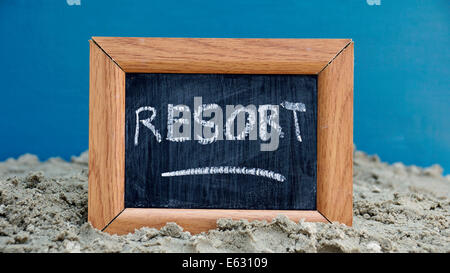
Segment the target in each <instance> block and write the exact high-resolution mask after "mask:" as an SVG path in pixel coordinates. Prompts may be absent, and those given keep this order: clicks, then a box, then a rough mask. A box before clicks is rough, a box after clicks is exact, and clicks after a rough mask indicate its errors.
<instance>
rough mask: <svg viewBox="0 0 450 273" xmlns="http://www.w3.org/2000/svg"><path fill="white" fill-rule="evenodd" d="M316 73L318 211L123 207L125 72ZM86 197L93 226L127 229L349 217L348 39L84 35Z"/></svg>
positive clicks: (205, 227) (347, 219)
mask: <svg viewBox="0 0 450 273" xmlns="http://www.w3.org/2000/svg"><path fill="white" fill-rule="evenodd" d="M126 73H214V74H216V73H230V74H314V75H318V123H317V211H295V210H219V209H212V210H209V209H159V208H148V209H136V208H125V207H124V184H125V180H124V176H125V74H126ZM89 88H90V97H89V201H88V203H89V205H88V215H89V216H88V218H89V221H90V222H91V223H92V225H93V226H94V227H95V228H98V229H100V230H104V231H106V232H108V233H111V234H126V233H129V232H134V230H135V229H136V228H140V227H143V226H150V227H156V228H161V227H162V226H164V225H165V224H166V222H177V223H178V224H179V225H181V226H182V227H183V228H184V229H185V230H187V231H190V232H191V233H199V232H202V231H207V230H209V229H213V228H215V227H216V220H217V219H218V218H222V217H224V218H233V219H249V220H269V221H270V220H271V219H272V218H274V217H275V216H276V215H278V214H285V215H286V216H288V217H289V218H290V219H292V220H294V221H299V220H300V219H302V218H303V219H305V220H306V221H314V222H329V221H338V222H341V223H344V224H346V225H352V215H353V213H352V192H353V183H352V162H353V158H352V156H353V42H352V41H351V40H350V39H193V38H123V37H122V38H117V37H93V38H92V40H91V41H90V86H89Z"/></svg>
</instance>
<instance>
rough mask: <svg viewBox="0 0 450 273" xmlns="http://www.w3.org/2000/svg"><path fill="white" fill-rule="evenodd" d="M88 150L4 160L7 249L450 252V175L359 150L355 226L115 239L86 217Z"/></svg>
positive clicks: (246, 228) (168, 229) (231, 225)
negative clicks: (68, 158) (72, 154)
mask: <svg viewBox="0 0 450 273" xmlns="http://www.w3.org/2000/svg"><path fill="white" fill-rule="evenodd" d="M87 159H88V156H87V152H85V153H82V154H81V155H80V156H78V157H72V160H71V162H66V161H64V160H62V159H60V158H51V159H49V160H47V161H45V162H40V161H39V159H38V158H37V157H36V156H34V155H30V154H26V155H23V156H21V157H19V158H17V159H8V160H6V161H4V162H1V163H0V252H450V203H449V197H450V176H446V177H443V176H442V168H441V167H439V166H438V165H434V166H431V167H429V168H425V169H423V168H419V167H416V166H404V165H403V164H402V163H396V164H392V165H390V164H387V163H384V162H381V161H380V159H379V158H378V157H377V156H368V155H366V154H365V153H363V152H359V151H356V152H355V156H354V177H353V181H354V224H353V227H347V226H345V225H342V224H338V223H333V224H323V223H307V222H303V221H300V222H299V223H295V222H292V221H290V220H289V219H287V218H285V217H282V216H280V217H277V218H276V219H275V220H273V221H272V222H270V223H267V222H260V221H255V222H250V223H249V222H248V221H244V220H241V221H232V220H229V219H220V220H218V222H217V224H218V228H217V229H214V230H210V231H209V232H207V233H201V234H198V235H195V236H192V235H191V234H190V233H189V232H184V231H183V229H182V228H181V227H180V226H178V225H176V224H175V223H168V224H167V225H166V226H165V227H163V228H162V229H161V230H157V229H154V228H142V229H140V230H137V231H136V232H135V233H134V234H128V235H124V236H117V235H113V236H111V235H109V234H106V233H103V232H101V231H99V230H96V229H94V228H92V227H91V225H90V224H89V223H87V188H88V182H87V181H88V179H87V174H88V165H87Z"/></svg>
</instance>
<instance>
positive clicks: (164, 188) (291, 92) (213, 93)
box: [125, 73, 317, 210]
mask: <svg viewBox="0 0 450 273" xmlns="http://www.w3.org/2000/svg"><path fill="white" fill-rule="evenodd" d="M125 90H126V92H125V93H126V94H125V121H126V122H125V207H126V208H209V209H260V210H271V209H284V210H316V191H317V132H316V128H317V76H315V75H244V74H153V73H127V74H126V89H125ZM239 105H241V106H242V107H241V108H239ZM247 106H251V107H247ZM244 107H246V108H244ZM242 108H244V110H245V109H246V110H249V111H236V110H238V109H241V110H242ZM228 110H229V111H228ZM183 111H184V112H183ZM220 113H222V115H220ZM233 113H234V114H235V115H234V117H235V119H234V122H230V121H229V119H230V118H231V119H230V120H231V121H233V119H232V117H233ZM182 114H183V115H182ZM238 114H239V115H241V116H240V118H241V119H240V120H241V124H242V121H243V122H244V123H243V124H244V125H243V126H241V127H239V125H238V123H239V122H238V120H239V118H238ZM196 118H197V119H196ZM252 118H253V120H252ZM227 121H228V122H227ZM252 121H253V123H252ZM202 123H203V125H204V126H203V125H202ZM175 125H176V126H175ZM251 125H253V126H251ZM227 126H228V127H227ZM247 126H248V127H247ZM261 127H263V128H262V129H261ZM175 129H177V130H176V131H177V134H176V135H177V137H174V130H175ZM247 129H250V130H247ZM245 133H247V134H245ZM268 135H270V138H268ZM277 136H278V137H277ZM277 138H278V141H277Z"/></svg>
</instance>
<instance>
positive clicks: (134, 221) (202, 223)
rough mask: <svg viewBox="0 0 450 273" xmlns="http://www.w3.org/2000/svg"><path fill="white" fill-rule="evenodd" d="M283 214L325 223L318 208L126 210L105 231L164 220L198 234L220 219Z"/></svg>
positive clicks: (125, 230)
mask: <svg viewBox="0 0 450 273" xmlns="http://www.w3.org/2000/svg"><path fill="white" fill-rule="evenodd" d="M280 214H283V215H286V216H287V217H289V218H290V219H291V220H293V221H296V222H298V221H300V219H305V221H310V222H328V221H327V220H326V219H325V218H324V217H323V216H322V215H321V214H320V213H319V212H317V211H293V210H219V209H160V208H152V209H135V208H127V209H125V210H124V211H123V212H122V213H121V214H120V215H119V216H118V217H117V218H116V219H115V220H114V222H112V223H111V224H110V225H109V226H108V227H107V228H106V229H105V231H106V232H108V233H110V234H127V233H132V232H134V230H135V229H139V228H141V227H144V226H145V227H154V228H158V229H159V228H161V227H163V226H165V225H166V223H167V222H176V223H177V224H178V225H180V226H181V227H183V229H184V230H186V231H189V232H191V233H192V234H197V233H200V232H203V231H208V230H210V229H214V228H216V227H217V225H216V222H217V219H219V218H231V219H234V220H239V219H247V220H249V221H254V220H266V221H269V222H270V221H271V220H272V219H273V218H275V217H276V216H277V215H280Z"/></svg>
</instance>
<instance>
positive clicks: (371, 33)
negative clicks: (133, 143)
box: [0, 0, 450, 173]
mask: <svg viewBox="0 0 450 273" xmlns="http://www.w3.org/2000/svg"><path fill="white" fill-rule="evenodd" d="M79 1H80V3H81V5H69V4H68V3H73V2H74V3H76V2H77V0H67V1H66V0H52V1H50V0H47V1H45V0H40V1H39V0H36V1H29V0H26V1H25V0H22V1H18V0H1V1H0V37H1V38H0V39H1V42H0V84H1V86H0V92H1V93H0V160H4V159H6V158H8V157H17V156H19V155H20V154H23V153H26V152H29V153H35V154H37V155H38V156H39V157H40V158H41V159H47V158H48V157H51V156H62V157H64V158H66V159H68V158H69V157H70V155H73V154H78V153H80V152H82V151H83V150H85V149H87V147H88V96H89V94H88V92H89V87H88V85H89V47H88V40H89V39H90V37H91V36H147V37H152V36H157V37H248V38H252V37H262V38H352V39H353V40H354V41H355V54H356V56H355V112H354V113H355V130H354V139H355V143H356V145H357V147H358V149H362V150H364V151H367V152H368V153H377V154H379V155H380V157H381V158H382V160H386V161H389V162H395V161H403V162H405V163H406V164H418V165H421V166H428V165H430V164H433V163H440V164H442V165H443V166H444V168H445V171H446V173H448V172H449V170H450V156H449V155H450V122H449V113H450V111H449V109H450V88H449V87H450V82H449V79H450V75H449V74H450V73H449V72H450V70H449V65H450V53H449V52H450V51H449V47H450V40H449V39H450V32H449V26H450V1H448V0H422V1H420V0H405V1H400V0H390V1H387V0H381V1H380V2H381V5H369V4H368V3H367V1H366V0H346V1H338V0H335V1H331V0H330V1H326V0H320V1H306V0H305V1H300V0H295V1H275V0H274V1H267V0H254V1H246V0H226V1H213V0H205V1H173V0H158V1H144V0H143V1H95V0H79ZM369 2H370V1H369ZM372 2H377V1H376V0H375V1H372Z"/></svg>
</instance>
